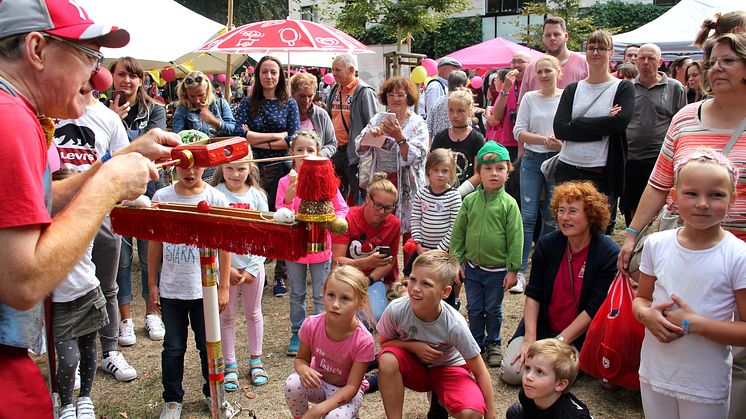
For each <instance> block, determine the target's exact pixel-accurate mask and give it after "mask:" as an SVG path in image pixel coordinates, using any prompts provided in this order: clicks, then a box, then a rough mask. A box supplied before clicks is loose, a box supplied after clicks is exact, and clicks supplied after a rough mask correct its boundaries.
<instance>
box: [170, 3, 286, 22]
mask: <svg viewBox="0 0 746 419" xmlns="http://www.w3.org/2000/svg"><path fill="white" fill-rule="evenodd" d="M176 2H177V3H179V4H181V5H182V6H184V7H186V8H188V9H190V10H193V11H195V12H197V13H199V14H201V15H202V16H205V17H207V18H209V19H212V20H214V21H216V22H218V23H223V24H225V23H226V22H228V2H227V0H176ZM286 17H288V3H287V1H277V0H274V1H272V0H253V1H242V0H234V1H233V24H234V25H235V26H240V25H245V24H247V23H251V22H259V21H262V20H273V19H285V18H286ZM175 23H176V24H178V22H175Z"/></svg>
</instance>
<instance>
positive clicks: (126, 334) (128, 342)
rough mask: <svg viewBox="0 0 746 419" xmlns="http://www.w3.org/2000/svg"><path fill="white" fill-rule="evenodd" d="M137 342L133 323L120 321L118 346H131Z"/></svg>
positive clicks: (129, 320) (128, 320)
mask: <svg viewBox="0 0 746 419" xmlns="http://www.w3.org/2000/svg"><path fill="white" fill-rule="evenodd" d="M135 342H137V337H136V336H135V322H134V321H132V319H122V321H121V322H119V345H120V346H132V345H134V344H135Z"/></svg>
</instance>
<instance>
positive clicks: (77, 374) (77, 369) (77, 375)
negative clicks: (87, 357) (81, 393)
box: [73, 363, 80, 390]
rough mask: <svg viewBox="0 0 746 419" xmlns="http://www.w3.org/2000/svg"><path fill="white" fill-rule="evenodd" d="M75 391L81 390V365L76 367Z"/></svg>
mask: <svg viewBox="0 0 746 419" xmlns="http://www.w3.org/2000/svg"><path fill="white" fill-rule="evenodd" d="M73 390H80V363H78V366H77V367H75V384H74V385H73Z"/></svg>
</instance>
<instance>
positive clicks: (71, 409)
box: [58, 403, 77, 419]
mask: <svg viewBox="0 0 746 419" xmlns="http://www.w3.org/2000/svg"><path fill="white" fill-rule="evenodd" d="M58 418H59V419H77V415H76V414H75V405H74V404H72V403H71V404H68V405H65V406H62V410H60V415H59V416H58Z"/></svg>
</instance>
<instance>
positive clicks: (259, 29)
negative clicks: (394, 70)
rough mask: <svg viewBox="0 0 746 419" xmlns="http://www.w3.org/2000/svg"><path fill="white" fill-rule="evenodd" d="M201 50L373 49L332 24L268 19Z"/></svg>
mask: <svg viewBox="0 0 746 419" xmlns="http://www.w3.org/2000/svg"><path fill="white" fill-rule="evenodd" d="M197 51H199V52H226V53H230V54H249V53H261V54H268V53H270V52H288V53H290V52H334V53H340V54H341V53H349V54H365V53H374V51H372V50H370V49H369V48H368V47H366V46H365V45H364V44H362V43H361V42H359V41H358V40H357V39H355V38H353V37H351V36H350V35H347V34H346V33H344V32H342V31H340V30H338V29H335V28H332V27H331V26H327V25H323V24H320V23H314V22H310V21H307V20H293V19H287V20H268V21H264V22H255V23H249V24H248V25H243V26H239V27H238V28H235V29H233V30H231V31H229V32H228V33H226V34H225V35H222V36H220V37H218V38H215V39H213V40H212V41H210V42H208V43H206V44H205V45H203V46H202V48H200V49H198V50H197Z"/></svg>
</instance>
